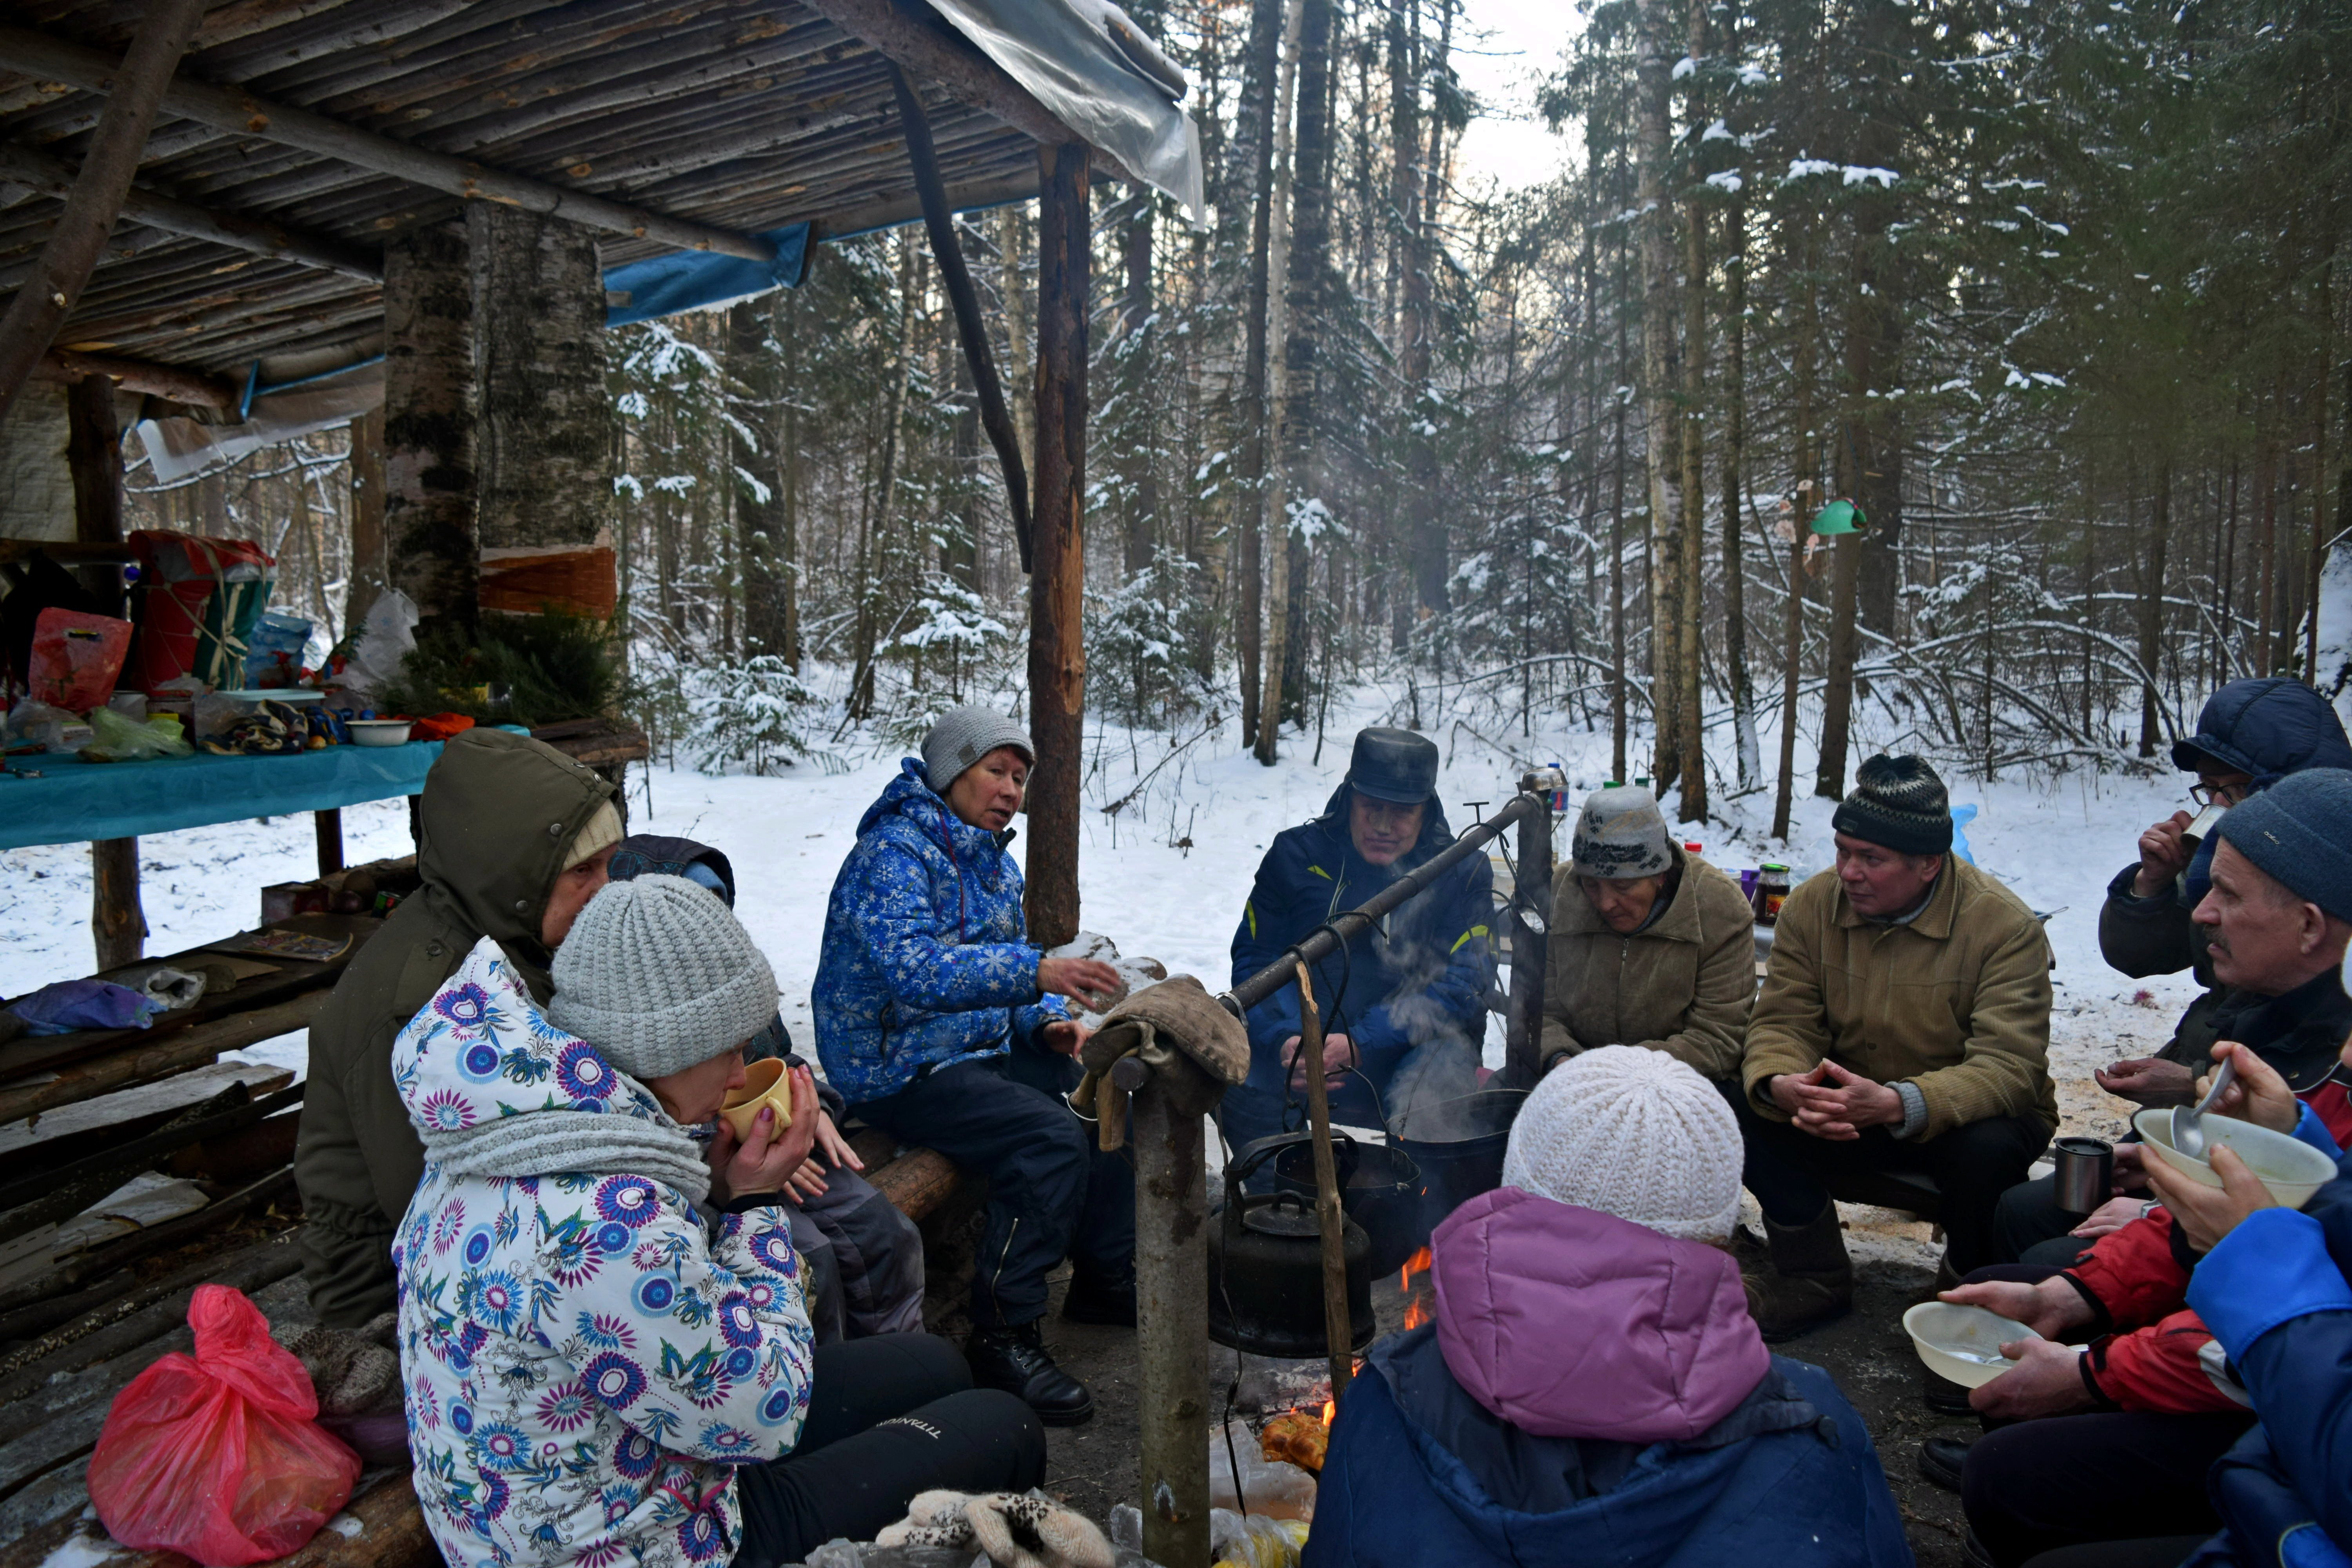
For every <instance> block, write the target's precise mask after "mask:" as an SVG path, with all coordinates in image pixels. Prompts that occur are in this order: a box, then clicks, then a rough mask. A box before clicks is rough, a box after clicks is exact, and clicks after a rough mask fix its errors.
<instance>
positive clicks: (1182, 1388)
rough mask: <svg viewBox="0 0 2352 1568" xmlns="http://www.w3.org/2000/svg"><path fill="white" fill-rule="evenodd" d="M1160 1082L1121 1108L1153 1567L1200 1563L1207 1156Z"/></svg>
mask: <svg viewBox="0 0 2352 1568" xmlns="http://www.w3.org/2000/svg"><path fill="white" fill-rule="evenodd" d="M1129 1060H1130V1061H1133V1060H1134V1058H1129ZM1119 1065H1120V1066H1121V1067H1125V1066H1127V1065H1128V1064H1127V1063H1125V1062H1122V1063H1120V1064H1119ZM1135 1065H1136V1066H1138V1067H1140V1066H1141V1065H1142V1064H1141V1063H1140V1062H1139V1061H1136V1062H1135ZM1157 1079H1158V1075H1157V1074H1152V1075H1150V1076H1149V1077H1146V1078H1145V1079H1144V1081H1143V1082H1142V1083H1140V1084H1139V1085H1138V1086H1137V1087H1136V1088H1135V1089H1134V1091H1133V1097H1132V1098H1131V1099H1130V1100H1129V1102H1128V1105H1129V1110H1128V1114H1129V1127H1130V1129H1131V1131H1132V1136H1133V1142H1134V1145H1135V1340H1136V1353H1137V1357H1138V1359H1139V1361H1140V1362H1141V1363H1142V1369H1141V1370H1142V1380H1143V1396H1142V1399H1141V1400H1140V1401H1139V1405H1138V1412H1137V1414H1138V1418H1139V1422H1140V1425H1141V1428H1142V1430H1141V1434H1140V1436H1141V1447H1142V1459H1143V1467H1142V1474H1143V1499H1142V1508H1143V1554H1144V1555H1145V1556H1146V1557H1149V1558H1150V1559H1151V1561H1153V1562H1154V1563H1206V1562H1207V1561H1208V1560H1209V1374H1208V1357H1207V1355H1206V1354H1205V1353H1204V1352H1206V1350H1207V1347H1208V1343H1209V1248H1208V1241H1207V1232H1208V1225H1209V1217H1208V1216H1209V1198H1208V1157H1207V1149H1206V1146H1205V1143H1204V1141H1203V1139H1202V1131H1201V1118H1200V1117H1199V1116H1198V1115H1197V1114H1193V1113H1190V1112H1185V1111H1181V1110H1177V1109H1176V1108H1175V1107H1174V1106H1173V1105H1171V1104H1170V1103H1169V1096H1168V1091H1167V1089H1166V1087H1165V1086H1164V1085H1162V1084H1160V1082H1159V1081H1157Z"/></svg>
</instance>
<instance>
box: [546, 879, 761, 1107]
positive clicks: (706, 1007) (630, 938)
mask: <svg viewBox="0 0 2352 1568" xmlns="http://www.w3.org/2000/svg"><path fill="white" fill-rule="evenodd" d="M775 1014H776V976H775V972H774V971H773V970H772V969H770V968H769V967H768V960H767V958H766V957H765V956H764V955H763V954H762V953H761V952H760V950H759V948H758V947H757V946H756V945H754V944H753V942H752V941H751V932H749V931H745V930H744V929H743V923H742V922H741V921H739V920H737V919H736V918H735V916H734V913H733V912H732V911H731V910H729V909H728V907H727V906H726V905H725V904H723V903H720V902H719V899H718V897H717V896H716V895H714V894H713V893H711V892H710V890H709V889H707V888H699V887H697V886H696V885H695V884H694V883H692V882H689V881H688V880H687V879H685V878H683V877H638V878H635V879H633V880H630V881H626V882H612V883H608V884H606V886H605V888H604V891H602V892H600V893H598V894H597V895H596V896H595V897H594V898H593V899H591V900H588V907H587V908H586V909H584V910H581V911H580V918H579V919H578V920H577V921H573V922H572V931H571V933H570V934H569V935H567V936H566V937H565V938H564V939H563V945H562V947H559V948H557V949H556V950H555V995H554V998H553V999H552V1000H551V1001H550V1002H549V1003H548V1005H547V1019H548V1022H549V1023H551V1024H553V1025H554V1026H556V1027H557V1028H559V1029H562V1030H564V1031H565V1032H567V1033H569V1034H574V1035H577V1036H579V1037H581V1038H582V1039H583V1040H585V1041H587V1042H588V1043H589V1044H590V1045H592V1046H593V1047H596V1049H597V1051H598V1053H599V1054H601V1055H602V1056H603V1057H604V1059H605V1060H607V1061H609V1062H611V1063H612V1064H613V1065H614V1067H616V1068H620V1069H621V1070H622V1071H623V1072H625V1073H627V1074H629V1075H630V1076H631V1077H633V1078H639V1079H647V1078H662V1077H665V1076H667V1075H668V1074H670V1073H674V1072H682V1071H684V1070H685V1069H686V1068H690V1067H692V1066H694V1065H695V1064H696V1063H698V1062H707V1061H709V1059H710V1058H713V1057H715V1056H718V1055H719V1054H720V1053H722V1052H724V1051H729V1050H732V1049H733V1048H734V1047H737V1046H740V1045H741V1044H742V1043H743V1042H744V1041H746V1040H748V1039H750V1038H751V1037H752V1036H754V1035H756V1034H759V1033H760V1032H761V1030H763V1029H765V1028H766V1027H767V1026H768V1020H769V1019H771V1018H772V1017H774V1016H775Z"/></svg>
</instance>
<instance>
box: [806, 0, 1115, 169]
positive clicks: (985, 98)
mask: <svg viewBox="0 0 2352 1568" xmlns="http://www.w3.org/2000/svg"><path fill="white" fill-rule="evenodd" d="M803 3H804V4H806V5H808V7H809V9H810V10H812V11H814V12H816V13H817V14H818V15H819V16H824V17H827V18H829V19H830V20H831V21H832V22H833V24H834V26H837V27H839V28H840V29H841V30H842V31H843V32H845V33H847V34H848V35H849V36H850V37H854V38H856V39H859V40H860V41H862V42H863V43H865V44H866V46H867V47H870V48H871V49H873V50H874V52H875V53H876V54H878V55H880V56H881V57H882V58H885V59H887V60H888V61H890V63H891V64H893V65H895V66H897V67H898V68H899V69H900V70H902V71H905V72H906V73H907V74H908V76H909V77H912V78H913V79H915V80H917V81H918V82H922V83H926V84H928V85H929V86H931V87H935V88H937V89H940V91H942V92H944V93H946V94H947V95H948V96H949V97H950V98H952V99H954V100H956V101H957V102H959V103H965V104H970V105H971V107H972V108H974V109H977V110H982V111H983V112H985V113H989V114H992V115H994V116H995V117H996V118H997V119H999V120H1002V121H1004V123H1005V124H1007V125H1010V126H1012V127H1013V129H1014V130H1015V131H1019V132H1023V133H1024V134H1025V135H1027V136H1030V137H1032V138H1033V139H1034V140H1035V141H1037V142H1041V143H1042V144H1044V145H1045V146H1048V147H1058V146H1064V145H1066V144H1068V143H1070V142H1080V143H1083V142H1084V141H1085V139H1084V138H1083V137H1081V136H1079V135H1078V133H1077V132H1075V131H1072V130H1071V129H1070V128H1069V127H1068V126H1066V125H1065V124H1063V123H1062V121H1061V120H1060V119H1059V118H1058V117H1057V116H1055V113H1054V111H1053V110H1049V109H1047V108H1046V107H1045V105H1044V104H1042V103H1040V102H1038V101H1037V100H1036V98H1035V96H1034V95H1033V94H1032V93H1031V92H1030V90H1029V89H1027V88H1025V87H1023V86H1022V85H1021V84H1020V83H1019V82H1018V81H1015V80H1014V79H1013V75H1012V73H1011V72H1009V71H1007V70H1006V69H1005V68H1003V66H1000V65H998V64H997V63H996V62H995V61H994V60H992V59H990V58H988V57H987V56H986V55H984V54H982V53H981V52H980V50H978V49H977V48H975V47H972V46H971V44H970V43H967V42H966V41H965V40H964V38H963V37H962V36H961V35H960V34H958V33H955V32H953V31H951V30H950V28H948V27H947V26H946V25H945V24H943V23H940V22H937V21H926V20H923V19H922V15H921V14H923V13H928V11H929V7H928V6H919V5H900V4H898V3H897V0H803ZM1092 151H1093V153H1094V156H1095V157H1097V158H1099V159H1101V160H1102V161H1103V162H1104V163H1105V164H1106V165H1108V172H1115V173H1117V174H1118V175H1119V176H1120V177H1121V178H1125V179H1132V178H1133V177H1134V176H1133V175H1132V174H1130V173H1129V171H1128V169H1127V167H1126V165H1124V164H1122V163H1119V162H1118V160H1117V159H1115V158H1113V157H1111V156H1110V155H1109V154H1108V153H1104V152H1103V151H1101V150H1100V149H1099V148H1096V149H1092Z"/></svg>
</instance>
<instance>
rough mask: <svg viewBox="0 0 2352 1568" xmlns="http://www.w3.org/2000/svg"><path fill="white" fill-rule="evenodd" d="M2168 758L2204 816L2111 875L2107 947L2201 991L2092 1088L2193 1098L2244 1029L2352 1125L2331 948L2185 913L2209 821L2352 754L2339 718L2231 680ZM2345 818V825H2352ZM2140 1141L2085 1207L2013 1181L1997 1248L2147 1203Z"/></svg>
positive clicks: (2144, 1101) (2209, 854) (2301, 699)
mask: <svg viewBox="0 0 2352 1568" xmlns="http://www.w3.org/2000/svg"><path fill="white" fill-rule="evenodd" d="M2172 760H2173V761H2174V762H2175V763H2178V764H2179V766H2180V767H2181V768H2182V769H2183V770H2184V771H2186V772H2189V773H2195V774H2196V775H2197V783H2196V784H2194V785H2192V786H2191V787H2190V789H2189V798H2190V800H2191V801H2193V802H2194V803H2195V805H2196V806H2197V811H2198V814H2197V815H2196V816H2190V814H2189V813H2188V812H2187V811H2176V812H2174V813H2173V814H2172V815H2171V816H2168V817H2166V818H2165V819H2164V820H2163V821H2162V822H2159V823H2157V824H2156V825H2154V826H2151V827H2150V828H2148V830H2147V832H2145V833H2143V834H2141V835H2140V837H2139V859H2138V861H2137V862H2136V863H2135V864H2133V865H2130V866H2126V867H2125V868H2123V869H2122V870H2121V871H2119V872H2117V873H2116V878H2115V880H2114V881H2112V882H2110V883H2109V884H2108V885H2107V899H2106V903H2105V906H2104V907H2103V908H2102V909H2101V910H2099V951H2100V952H2101V953H2102V954H2103V955H2104V956H2105V958H2106V961H2107V963H2108V964H2109V965H2111V966H2112V967H2114V968H2116V969H2118V970H2121V971H2122V972H2123V973H2126V974H2128V975H2131V976H2132V977H2134V978H2135V979H2137V978H2139V977H2142V976H2145V975H2150V974H2177V973H2179V972H2180V971H2182V970H2184V969H2187V970H2190V971H2192V972H2193V973H2195V974H2196V977H2197V981H2198V983H2199V984H2201V985H2203V986H2204V987H2205V992H2204V994H2202V995H2200V996H2199V997H2198V998H2197V1000H2196V1001H2194V1002H2192V1003H2190V1004H2189V1010H2188V1011H2187V1012H2185V1013H2183V1014H2182V1015H2181V1016H2180V1022H2179V1024H2178V1025H2177V1026H2175V1027H2174V1029H2173V1032H2172V1039H2171V1041H2170V1043H2168V1045H2167V1046H2166V1047H2164V1048H2163V1049H2162V1050H2160V1051H2158V1053H2157V1054H2156V1055H2154V1056H2152V1057H2137V1058H2131V1059H2129V1060H2126V1061H2119V1062H2116V1063H2115V1064H2114V1065H2113V1066H2111V1067H2108V1068H2103V1069H2101V1070H2100V1071H2099V1073H2098V1074H2097V1075H2096V1076H2097V1079H2098V1082H2099V1087H2100V1088H2102V1089H2105V1090H2106V1091H2107V1092H2108V1093H2109V1094H2113V1095H2116V1096H2119V1097H2121V1098H2122V1099H2125V1100H2132V1101H2135V1102H2136V1103H2137V1104H2140V1105H2186V1104H2188V1103H2189V1101H2190V1100H2191V1099H2192V1098H2193V1094H2192V1089H2193V1086H2194V1084H2195V1082H2196V1079H2197V1075H2198V1074H2199V1073H2200V1072H2205V1071H2209V1070H2210V1068H2211V1054H2210V1053H2211V1051H2212V1048H2213V1043H2214V1042H2215V1041H2216V1040H2236V1041H2238V1042H2240V1043H2241V1044H2242V1045H2245V1046H2247V1047H2251V1048H2252V1050H2253V1051H2254V1052H2255V1053H2256V1054H2257V1055H2259V1056H2261V1057H2262V1058H2263V1059H2264V1060H2266V1061H2268V1062H2270V1063H2271V1065H2272V1066H2273V1067H2275V1068H2278V1069H2279V1071H2280V1072H2281V1073H2282V1074H2283V1075H2284V1076H2285V1078H2286V1079H2287V1080H2288V1082H2289V1085H2290V1086H2291V1087H2292V1088H2294V1089H2295V1090H2296V1091H2297V1092H2299V1093H2303V1094H2305V1095H2307V1096H2314V1097H2315V1098H2314V1100H2313V1110H2314V1111H2315V1113H2317V1114H2318V1115H2319V1116H2320V1117H2321V1119H2322V1120H2323V1121H2327V1122H2329V1124H2330V1126H2331V1127H2336V1126H2339V1125H2340V1126H2341V1127H2342V1128H2343V1130H2344V1131H2346V1132H2347V1133H2352V1102H2347V1099H2346V1094H2345V1090H2344V1089H2343V1087H2342V1086H2341V1085H2336V1084H2332V1083H2331V1082H2330V1081H2329V1075H2330V1074H2331V1073H2332V1072H2333V1071H2334V1069H2335V1065H2336V1047H2338V1046H2340V1045H2341V1044H2342V1043H2343V1041H2344V1037H2345V1035H2346V1033H2347V1030H2352V998H2347V996H2346V994H2345V992H2344V988H2343V985H2342V984H2341V982H2340V981H2339V980H2338V979H2337V978H2336V974H2337V971H2336V963H2335V962H2334V961H2333V960H2332V959H2330V960H2325V961H2321V960H2318V959H2315V958H2313V957H2312V956H2311V955H2310V954H2307V953H2304V952H2290V951H2287V948H2286V946H2285V945H2284V944H2285V943H2286V942H2288V933H2286V932H2284V930H2282V931H2278V932H2273V931H2270V930H2269V929H2268V928H2267V927H2264V928H2263V929H2262V930H2260V931H2256V930H2252V929H2249V930H2243V931H2239V930H2235V929H2234V925H2243V924H2245V923H2246V922H2245V921H2242V920H2241V921H2237V922H2233V923H2230V924H2225V923H2223V922H2221V921H2218V920H2214V919H2206V920H2199V919H2195V918H2192V915H2191V911H2192V910H2196V909H2197V908H2198V906H2199V905H2200V903H2204V902H2206V895H2207V894H2208V893H2209V892H2210V891H2211V890H2212V887H2213V858H2214V849H2215V847H2216V846H2217V845H2218V844H2220V843H2221V838H2220V837H2219V836H2218V835H2217V834H2215V833H2214V832H2213V831H2212V827H2213V825H2214V824H2215V823H2216V822H2218V821H2219V820H2220V819H2221V814H2222V813H2224V812H2226V811H2228V810H2229V809H2231V807H2233V806H2236V805H2242V803H2243V802H2244V801H2245V800H2246V799H2247V798H2248V797H2250V796H2252V795H2254V794H2255V793H2256V792H2258V791H2262V790H2267V789H2268V788H2270V786H2271V785H2273V784H2276V783H2277V782H2278V781H2279V780H2280V779H2283V778H2284V777H2286V776H2287V775H2289V774H2291V773H2305V772H2307V771H2309V770H2311V769H2313V768H2352V742H2347V740H2346V738H2345V733H2344V724H2343V721H2341V720H2339V719H2338V718H2337V717H2336V710H2335V709H2334V708H2333V707H2332V706H2331V705H2330V704H2329V703H2328V701H2327V700H2326V698H2324V697H2322V696H2320V695H2319V693H2317V692H2316V691H2314V690H2313V689H2311V688H2310V687H2308V686H2305V685H2304V684H2303V682H2301V681H2299V680H2290V679H2285V678H2284V677H2279V676H2273V677H2269V678H2267V679H2258V680H2233V681H2231V683H2230V684H2229V685H2227V686H2224V687H2223V688H2221V689H2220V690H2219V691H2216V692H2215V693H2214V694H2213V695H2212V697H2211V698H2210V699H2209V700H2207V701H2206V703H2205V709H2204V711H2203V712H2201V713H2200V714H2199V715H2198V717H2197V732H2196V733H2195V734H2194V735H2191V736H2190V737H2189V738H2188V739H2187V740H2184V741H2178V742H2174V743H2173V747H2172ZM2346 827H2347V831H2352V823H2347V825H2346ZM2262 907H2263V908H2267V907H2268V906H2267V905H2264V906H2262ZM2212 912H2213V911H2212V910H2208V911H2207V913H2208V915H2209V916H2210V915H2211V914H2212ZM2217 943H2226V944H2227V945H2228V946H2229V947H2231V948H2233V949H2235V950H2236V951H2235V952H2231V953H2225V954H2222V955H2221V957H2222V959H2223V962H2222V963H2220V964H2219V965H2217V963H2216V952H2215V947H2216V944H2217ZM2273 948H2277V949H2278V950H2279V951H2278V952H2272V951H2271V950H2272V949H2273ZM2146 1187H2147V1184H2146V1181H2145V1179H2144V1178H2143V1177H2142V1176H2141V1174H2140V1171H2139V1145H2138V1144H2137V1142H2126V1143H2123V1144H2121V1145H2119V1146H2118V1147H2117V1148H2116V1187H2115V1191H2116V1196H2115V1198H2114V1199H2113V1200H2112V1201H2110V1202H2109V1203H2107V1204H2106V1205H2105V1206H2103V1207H2102V1208H2100V1209H2099V1211H2098V1212H2097V1213H2095V1214H2094V1215H2090V1216H2089V1217H2088V1218H2084V1216H2082V1215H2071V1214H2067V1213H2066V1212H2064V1211H2063V1210H2062V1209H2060V1208H2059V1207H2058V1205H2057V1197H2056V1188H2055V1184H2054V1181H2053V1178H2051V1177H2047V1176H2045V1177H2043V1178H2042V1179H2041V1180H2040V1181H2036V1182H2027V1183H2024V1184H2021V1185H2020V1186H2017V1187H2013V1188H2011V1190H2010V1191H2009V1192H2008V1193H2006V1194H2003V1195H2002V1198H2001V1202H2000V1210H1999V1211H1998V1213H1997V1214H1996V1215H1995V1219H1994V1224H1995V1227H1996V1229H1997V1230H1998V1231H1999V1233H2000V1242H2001V1249H2002V1252H2003V1255H2004V1256H2005V1257H2007V1258H2012V1259H2021V1260H2022V1261H2025V1262H2029V1263H2048V1264H2055V1265H2064V1264H2067V1263H2071V1262H2072V1261H2073V1260H2074V1258H2075V1257H2076V1256H2077V1255H2078V1254H2080V1253H2082V1252H2084V1251H2087V1250H2088V1249H2089V1247H2090V1246H2091V1243H2092V1242H2094V1241H2095V1240H2096V1239H2097V1238H2098V1237H2102V1236H2105V1235H2106V1234H2107V1233H2108V1232H2110V1231H2113V1230H2116V1229H2120V1228H2121V1227H2122V1226H2125V1225H2127V1224H2129V1223H2130V1222H2131V1221H2132V1220H2134V1219H2136V1218H2137V1217H2138V1216H2139V1214H2140V1212H2141V1210H2142V1209H2144V1208H2145V1207H2146V1206H2147V1204H2148V1202H2149V1199H2148V1197H2147V1191H2146Z"/></svg>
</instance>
